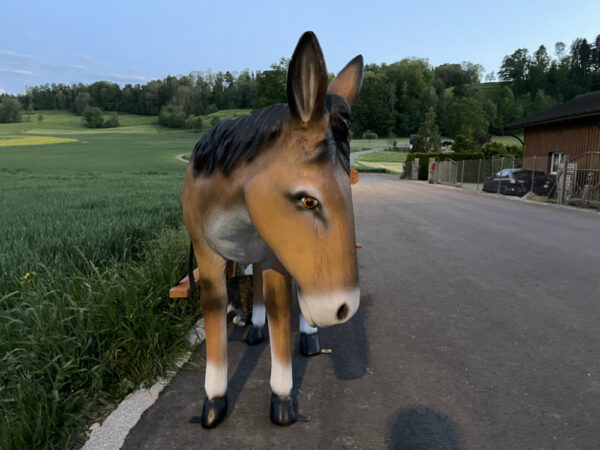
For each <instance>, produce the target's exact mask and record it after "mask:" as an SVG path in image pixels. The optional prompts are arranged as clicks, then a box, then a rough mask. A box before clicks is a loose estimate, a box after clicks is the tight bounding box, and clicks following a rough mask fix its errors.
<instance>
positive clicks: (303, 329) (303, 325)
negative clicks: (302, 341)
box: [300, 313, 319, 334]
mask: <svg viewBox="0 0 600 450" xmlns="http://www.w3.org/2000/svg"><path fill="white" fill-rule="evenodd" d="M318 330H319V329H318V328H317V327H311V326H310V325H309V324H308V323H307V322H306V319H305V318H304V316H303V315H302V313H300V333H304V334H315V333H316V332H317V331H318Z"/></svg>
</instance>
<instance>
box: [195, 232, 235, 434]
mask: <svg viewBox="0 0 600 450" xmlns="http://www.w3.org/2000/svg"><path fill="white" fill-rule="evenodd" d="M194 252H195V254H196V261H197V262H198V272H199V275H200V280H199V282H198V285H199V287H200V301H201V303H202V311H203V314H204V327H205V335H206V375H205V380H204V389H205V391H206V399H205V400H204V407H203V410H202V417H201V420H200V422H201V423H202V426H203V427H205V428H214V427H216V426H217V425H218V424H219V423H221V422H222V421H223V419H224V418H225V415H226V414H227V288H226V281H225V260H224V259H223V258H221V257H220V256H219V255H217V254H216V253H214V252H213V251H212V250H211V249H210V248H209V247H208V246H207V245H205V244H204V243H203V242H194ZM193 421H194V422H195V421H196V420H195V419H193Z"/></svg>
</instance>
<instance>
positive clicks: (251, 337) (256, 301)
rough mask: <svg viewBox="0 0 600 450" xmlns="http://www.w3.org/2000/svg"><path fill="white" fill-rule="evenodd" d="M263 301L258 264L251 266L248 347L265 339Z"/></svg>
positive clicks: (260, 269)
mask: <svg viewBox="0 0 600 450" xmlns="http://www.w3.org/2000/svg"><path fill="white" fill-rule="evenodd" d="M264 326H265V300H264V297H263V277H262V268H261V267H260V264H252V328H250V331H248V335H247V336H246V342H247V343H248V345H256V344H260V343H261V342H262V341H263V340H264V339H265V333H264V332H263V327H264Z"/></svg>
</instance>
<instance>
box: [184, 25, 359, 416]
mask: <svg viewBox="0 0 600 450" xmlns="http://www.w3.org/2000/svg"><path fill="white" fill-rule="evenodd" d="M362 70H363V62H362V57H361V56H358V57H356V58H354V59H353V60H352V61H351V62H350V63H349V64H348V65H347V66H346V67H345V68H344V69H343V70H342V71H341V72H340V74H339V75H338V76H337V77H336V79H335V80H334V81H333V82H332V83H331V85H330V86H329V88H328V87H327V71H326V68H325V61H324V59H323V54H322V52H321V48H320V46H319V43H318V41H317V39H316V37H315V35H314V34H313V33H311V32H307V33H304V35H302V37H301V38H300V41H299V42H298V45H297V47H296V50H295V51H294V55H293V56H292V59H291V61H290V67H289V71H288V82H287V97H288V104H287V105H274V106H271V107H267V108H265V109H262V110H259V111H257V112H255V113H254V114H252V115H251V116H247V117H243V118H239V119H235V120H228V121H223V122H221V123H220V124H219V125H217V126H216V127H214V128H213V129H211V130H209V131H208V132H207V133H206V134H205V135H204V136H203V137H202V139H201V140H200V141H199V142H198V144H196V147H195V148H194V151H193V153H192V156H191V159H190V163H189V166H188V169H187V172H186V176H185V181H184V185H183V192H182V202H183V217H184V221H185V224H186V227H187V230H188V233H189V235H190V238H191V241H192V244H193V247H194V254H195V256H196V261H197V263H198V269H199V281H198V286H199V287H200V292H201V293H200V295H201V302H202V308H203V312H204V323H205V328H206V376H205V390H206V396H207V398H206V400H205V402H204V410H203V413H202V424H203V425H204V426H205V427H214V426H216V425H218V424H219V423H220V422H221V421H222V420H223V418H224V417H225V414H226V412H227V396H226V391H227V335H226V330H227V326H226V308H227V293H226V282H225V271H224V269H225V261H226V260H227V259H229V260H233V261H236V262H239V263H243V264H249V263H252V264H255V266H254V270H255V271H260V272H261V273H262V286H261V285H260V284H261V283H260V282H259V281H257V282H256V283H255V292H258V291H262V294H263V295H262V297H261V298H263V299H264V304H265V306H266V314H267V318H268V324H269V333H270V341H271V342H270V345H271V380H270V381H271V390H272V393H273V395H272V397H271V420H272V421H273V422H274V423H276V424H280V425H286V424H290V423H293V422H294V421H295V420H296V417H297V403H296V402H295V399H293V398H291V395H290V394H291V390H292V367H291V349H290V322H291V318H290V310H291V306H290V304H291V300H290V292H291V286H290V283H291V277H293V278H294V279H295V280H296V284H297V287H298V301H299V304H300V309H301V311H302V315H303V316H304V318H305V319H306V321H305V322H306V326H308V327H309V328H310V327H317V326H318V327H322V326H328V325H334V324H337V323H343V322H345V321H347V320H348V319H349V318H350V317H352V315H353V314H354V313H355V312H356V310H357V309H358V304H359V297H360V292H359V286H358V269H357V262H356V247H355V236H354V215H353V209H352V196H351V192H350V181H349V171H350V167H349V143H348V126H349V119H350V108H351V106H352V105H353V104H354V101H355V100H356V97H357V96H358V92H359V90H360V85H361V82H362ZM255 279H257V280H260V277H255Z"/></svg>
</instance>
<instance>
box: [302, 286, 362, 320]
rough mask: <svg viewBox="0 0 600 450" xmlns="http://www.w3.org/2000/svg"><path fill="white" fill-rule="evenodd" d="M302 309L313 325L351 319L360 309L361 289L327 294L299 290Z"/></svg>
mask: <svg viewBox="0 0 600 450" xmlns="http://www.w3.org/2000/svg"><path fill="white" fill-rule="evenodd" d="M298 303H299V305H300V311H302V315H303V316H304V318H305V319H306V322H307V323H308V324H309V325H310V326H312V327H320V328H321V327H328V326H330V325H337V324H339V323H344V322H347V321H348V320H350V318H351V317H352V316H353V315H354V314H355V313H356V311H357V310H358V305H359V303H360V289H359V288H358V287H357V288H355V289H351V290H348V291H336V292H330V293H326V294H317V295H314V294H310V293H303V292H298Z"/></svg>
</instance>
